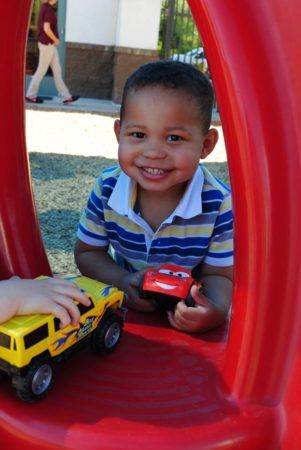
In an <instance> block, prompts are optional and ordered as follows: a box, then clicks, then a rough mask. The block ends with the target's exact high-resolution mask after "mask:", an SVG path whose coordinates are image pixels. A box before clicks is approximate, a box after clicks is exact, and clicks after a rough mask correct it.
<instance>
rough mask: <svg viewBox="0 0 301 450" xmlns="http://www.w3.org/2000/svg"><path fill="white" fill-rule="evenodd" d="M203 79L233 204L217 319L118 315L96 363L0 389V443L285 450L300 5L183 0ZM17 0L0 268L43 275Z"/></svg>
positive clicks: (295, 363)
mask: <svg viewBox="0 0 301 450" xmlns="http://www.w3.org/2000/svg"><path fill="white" fill-rule="evenodd" d="M189 4H190V7H191V10H192V12H193V15H194V17H195V20H196V23H197V25H198V27H199V30H200V33H201V35H202V37H203V41H204V45H205V48H206V54H207V58H208V62H209V65H210V71H211V73H212V76H213V80H214V85H215V90H216V93H217V98H218V103H219V108H220V114H221V118H222V123H223V128H224V134H225V139H226V143H227V149H228V160H229V168H230V176H231V184H232V188H233V197H234V213H235V232H236V235H235V239H236V240H235V252H236V253H235V258H236V259H235V290H234V300H233V301H234V306H233V317H232V320H231V323H230V327H229V336H228V337H227V330H226V329H218V330H216V331H215V332H211V333H207V334H206V335H203V336H189V335H185V334H183V333H178V332H177V331H175V330H172V329H171V328H170V327H169V326H168V325H167V322H166V321H165V318H162V317H161V318H160V317H154V316H152V315H150V316H149V315H139V314H138V313H136V314H134V313H130V314H129V315H128V318H127V324H126V327H125V333H124V337H123V341H122V343H121V344H120V346H119V348H118V349H117V350H116V352H115V353H114V354H113V355H111V356H109V357H108V358H107V359H105V361H104V360H103V358H101V359H98V358H97V357H96V356H95V355H93V354H92V353H89V352H86V353H84V354H80V355H79V356H78V357H77V356H76V357H75V358H74V359H72V360H70V362H67V363H66V364H65V366H64V367H62V368H60V369H59V370H60V377H59V380H58V383H57V385H56V389H55V390H54V391H53V393H51V395H49V396H48V398H47V399H45V401H43V402H42V403H39V404H35V405H27V404H22V403H20V402H19V401H18V400H17V399H15V398H13V397H12V395H11V391H10V389H8V388H7V386H6V380H3V381H1V386H0V447H1V449H7V448H17V449H18V450H41V449H46V448H47V449H78V450H82V449H85V450H94V449H95V450H99V449H104V450H108V449H131V450H135V449H141V448H143V449H144V450H148V449H152V450H153V449H154V448H157V449H160V450H165V449H173V450H174V449H181V450H182V449H185V450H190V449H191V450H192V449H197V450H199V449H200V450H209V449H210V450H217V449H218V450H228V449H231V450H232V449H239V450H278V449H281V450H299V449H300V448H301V382H300V377H301V359H300V352H301V341H300V331H299V330H300V318H301V273H300V272H301V264H300V262H301V257H300V255H301V245H300V242H301V240H300V236H299V235H300V230H301V202H300V198H301V183H300V174H301V127H300V119H301V49H300V47H301V45H300V24H301V8H300V4H299V0H290V1H289V2H284V1H283V0H265V1H257V2H256V1H254V0H244V1H240V0H233V1H231V2H226V1H225V0H190V1H189ZM30 8H31V1H30V0H22V2H20V1H19V0H10V1H9V2H3V5H2V11H1V12H2V21H1V22H2V23H1V34H2V39H1V43H0V50H1V51H0V67H1V70H0V79H1V87H2V89H1V103H0V108H1V121H0V143H1V154H0V158H1V177H0V183H1V200H0V201H1V206H0V214H1V217H0V227H1V233H0V234H1V236H0V239H1V244H0V248H1V254H0V258H1V264H0V266H1V275H2V277H8V276H10V275H12V274H18V275H20V276H37V275H40V274H41V273H43V274H45V275H47V274H50V267H49V264H48V262H47V258H46V254H45V251H44V247H43V243H42V240H41V236H40V231H39V228H38V225H37V221H36V212H35V208H34V206H33V202H32V191H31V184H30V178H29V175H28V162H27V155H26V148H25V137H24V103H23V98H24V54H25V43H26V33H27V25H28V18H29V15H30Z"/></svg>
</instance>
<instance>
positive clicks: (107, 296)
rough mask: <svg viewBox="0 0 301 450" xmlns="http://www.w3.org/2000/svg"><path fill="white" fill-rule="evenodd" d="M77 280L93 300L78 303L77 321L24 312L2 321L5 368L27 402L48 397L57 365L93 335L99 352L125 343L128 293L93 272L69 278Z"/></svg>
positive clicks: (1, 365)
mask: <svg viewBox="0 0 301 450" xmlns="http://www.w3.org/2000/svg"><path fill="white" fill-rule="evenodd" d="M64 278H65V279H68V280H70V281H72V282H74V283H75V284H77V285H78V286H79V287H80V288H81V289H82V290H83V291H84V292H85V293H86V295H87V296H88V297H89V298H90V300H91V304H90V305H89V306H84V305H82V304H80V303H78V304H77V306H78V308H79V310H80V322H79V324H78V325H77V326H73V325H69V326H67V327H66V328H64V329H61V328H60V327H59V320H58V319H56V318H55V317H54V316H53V315H51V314H47V315H41V314H35V315H29V316H18V317H14V318H12V319H10V320H9V321H7V322H5V323H3V324H1V325H0V371H1V372H3V373H5V374H7V375H8V376H10V377H11V379H12V385H13V388H14V390H15V391H16V393H17V395H18V396H19V397H20V398H21V399H22V400H25V401H30V402H33V401H36V400H39V399H40V398H42V397H44V396H45V395H46V394H47V392H48V391H49V389H50V388H51V386H52V384H53V371H54V368H55V366H56V364H57V363H58V362H59V361H61V360H63V359H66V358H67V357H68V356H70V354H71V353H72V352H74V351H76V350H77V349H79V348H80V347H82V346H83V345H85V344H86V342H87V341H88V340H89V342H90V344H91V345H92V348H93V349H94V350H95V351H96V352H98V353H99V354H107V353H110V352H111V351H113V350H114V349H115V347H116V346H117V344H118V343H119V340H120V337H121V334H122V328H123V323H124V312H125V310H124V308H122V301H123V293H122V292H121V291H119V290H118V289H116V288H114V287H112V286H108V285H105V284H103V283H100V282H97V281H95V280H91V279H89V278H87V277H81V276H73V275H67V276H65V277H64Z"/></svg>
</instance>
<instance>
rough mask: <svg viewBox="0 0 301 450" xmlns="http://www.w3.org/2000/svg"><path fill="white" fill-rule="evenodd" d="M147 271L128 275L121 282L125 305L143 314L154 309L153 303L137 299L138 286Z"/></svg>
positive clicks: (155, 304) (155, 305) (154, 303)
mask: <svg viewBox="0 0 301 450" xmlns="http://www.w3.org/2000/svg"><path fill="white" fill-rule="evenodd" d="M146 270H147V269H144V270H140V271H139V272H135V273H128V274H126V275H125V276H124V277H123V280H122V291H123V292H125V294H126V302H125V305H126V306H128V307H129V308H132V309H137V310H138V311H143V312H152V311H154V310H155V309H156V307H157V303H156V302H155V301H150V300H144V299H142V298H140V297H139V294H138V292H139V286H140V284H141V282H142V278H143V275H144V274H145V272H146Z"/></svg>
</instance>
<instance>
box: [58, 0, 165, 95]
mask: <svg viewBox="0 0 301 450" xmlns="http://www.w3.org/2000/svg"><path fill="white" fill-rule="evenodd" d="M160 10H161V0H152V1H149V0H85V1H84V2H83V1H82V0H72V1H70V0H69V1H68V3H67V21H66V66H65V67H66V68H65V71H66V74H65V78H66V81H67V84H68V86H69V87H70V89H71V90H72V92H74V93H77V94H79V95H82V96H84V97H91V98H103V99H112V100H114V101H115V102H119V101H120V99H121V93H122V88H123V85H124V82H125V80H126V78H127V77H128V75H129V74H130V73H131V72H132V71H133V70H134V69H136V68H137V67H139V66H140V65H141V64H143V63H145V62H148V61H151V60H155V59H157V58H158V56H157V51H156V49H157V42H158V34H159V24H160Z"/></svg>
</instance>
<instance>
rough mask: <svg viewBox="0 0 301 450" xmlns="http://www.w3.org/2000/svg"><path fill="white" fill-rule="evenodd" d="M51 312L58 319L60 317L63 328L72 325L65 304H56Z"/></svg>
mask: <svg viewBox="0 0 301 450" xmlns="http://www.w3.org/2000/svg"><path fill="white" fill-rule="evenodd" d="M51 312H52V314H53V315H54V316H55V317H56V318H57V319H59V321H60V328H61V329H62V328H66V327H67V326H68V325H70V323H71V317H70V315H69V314H68V312H67V310H66V309H65V308H64V307H63V306H61V305H59V304H55V305H54V307H53V309H52V311H51Z"/></svg>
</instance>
